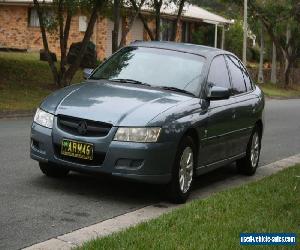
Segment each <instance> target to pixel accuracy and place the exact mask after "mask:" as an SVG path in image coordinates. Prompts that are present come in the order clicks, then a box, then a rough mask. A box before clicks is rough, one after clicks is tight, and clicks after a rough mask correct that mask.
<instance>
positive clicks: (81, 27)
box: [79, 16, 87, 32]
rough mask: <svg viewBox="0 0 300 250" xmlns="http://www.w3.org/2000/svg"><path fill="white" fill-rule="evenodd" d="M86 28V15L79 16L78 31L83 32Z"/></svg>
mask: <svg viewBox="0 0 300 250" xmlns="http://www.w3.org/2000/svg"><path fill="white" fill-rule="evenodd" d="M86 29H87V17H86V16H79V31H80V32H85V31H86Z"/></svg>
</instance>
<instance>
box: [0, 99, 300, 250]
mask: <svg viewBox="0 0 300 250" xmlns="http://www.w3.org/2000/svg"><path fill="white" fill-rule="evenodd" d="M30 123H31V119H28V118H26V119H25V118H23V119H17V120H0V249H18V248H21V247H25V246H29V245H32V244H34V243H37V242H40V241H44V240H47V239H49V238H52V237H54V236H57V235H60V234H63V233H66V232H70V231H73V230H75V229H78V228H81V227H84V226H87V225H91V224H94V223H96V222H100V221H102V220H105V219H108V218H111V217H114V216H117V215H120V214H123V213H125V212H128V211H132V210H136V209H138V208H140V207H143V206H146V205H149V204H151V203H154V202H158V201H160V200H162V199H163V197H161V196H160V190H159V189H158V188H157V187H155V186H151V185H142V184H136V183H128V182H126V181H122V180H116V179H113V178H110V177H108V176H93V177H91V176H86V175H79V174H71V175H70V176H69V177H68V178H66V179H63V180H62V179H60V180H55V179H48V178H47V177H45V176H43V175H42V174H41V173H40V171H39V169H38V165H37V163H36V162H34V161H32V160H30V158H29V156H28V149H29V128H30ZM299 152H300V100H282V101H279V100H271V101H268V102H267V107H266V131H265V135H264V139H263V149H262V156H261V163H260V164H261V165H264V164H266V163H270V162H273V161H276V160H279V159H281V158H285V157H288V156H290V155H294V154H297V153H299ZM232 175H235V171H234V170H233V168H232V166H229V167H226V168H223V169H220V170H217V171H215V172H213V173H210V174H207V175H206V176H203V177H199V178H198V179H197V182H196V185H195V188H196V189H201V187H203V186H208V185H210V184H211V183H212V182H221V181H223V180H226V178H228V177H231V176H232Z"/></svg>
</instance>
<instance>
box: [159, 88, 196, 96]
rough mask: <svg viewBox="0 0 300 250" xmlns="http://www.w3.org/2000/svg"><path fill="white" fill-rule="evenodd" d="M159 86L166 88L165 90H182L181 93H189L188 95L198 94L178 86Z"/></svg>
mask: <svg viewBox="0 0 300 250" xmlns="http://www.w3.org/2000/svg"><path fill="white" fill-rule="evenodd" d="M159 88H161V89H165V90H171V91H176V92H180V93H184V94H188V95H192V96H196V95H195V94H193V93H192V92H189V91H187V90H185V89H179V88H176V87H168V86H162V87H159Z"/></svg>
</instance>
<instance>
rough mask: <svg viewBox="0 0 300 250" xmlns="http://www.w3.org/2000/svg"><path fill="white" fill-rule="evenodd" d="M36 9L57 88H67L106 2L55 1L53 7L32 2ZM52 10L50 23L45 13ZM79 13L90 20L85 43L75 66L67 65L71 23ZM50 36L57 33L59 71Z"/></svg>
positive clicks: (85, 0)
mask: <svg viewBox="0 0 300 250" xmlns="http://www.w3.org/2000/svg"><path fill="white" fill-rule="evenodd" d="M33 3H34V7H35V8H36V10H37V13H38V17H39V23H40V30H41V34H42V40H43V46H44V50H45V53H46V56H47V61H48V64H49V66H50V69H51V72H52V75H53V79H54V82H55V83H56V84H57V85H58V86H65V85H68V84H70V83H71V81H72V79H73V77H74V75H75V73H76V71H77V70H78V68H79V66H80V63H81V61H82V58H83V56H84V54H85V52H86V49H87V46H88V43H89V41H90V39H91V36H92V34H93V29H94V26H95V23H96V21H97V18H98V13H99V12H100V11H101V10H102V9H103V8H104V7H105V6H106V4H107V1H106V0H89V1H87V0H54V1H53V2H52V3H51V5H45V2H44V1H43V2H42V1H39V0H33ZM49 9H50V10H51V11H52V13H53V16H52V17H51V18H50V19H49V20H48V19H47V18H46V11H47V10H49ZM79 10H85V11H87V12H89V14H90V17H89V21H88V25H87V29H86V31H85V34H84V37H83V39H82V44H81V48H80V52H79V53H78V55H77V57H76V59H75V60H74V62H73V63H72V64H70V65H67V44H68V39H69V33H70V27H71V21H72V19H73V17H74V15H75V14H76V13H77V12H78V11H79ZM48 32H54V33H58V36H59V42H60V57H61V60H60V65H59V67H58V68H57V67H56V65H55V63H54V61H53V59H52V57H51V56H50V48H49V43H48Z"/></svg>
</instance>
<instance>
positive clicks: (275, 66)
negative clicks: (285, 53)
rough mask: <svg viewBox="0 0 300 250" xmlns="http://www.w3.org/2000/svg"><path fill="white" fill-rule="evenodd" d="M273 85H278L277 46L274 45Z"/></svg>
mask: <svg viewBox="0 0 300 250" xmlns="http://www.w3.org/2000/svg"><path fill="white" fill-rule="evenodd" d="M271 83H274V84H276V83H277V53H276V46H275V44H274V43H273V49H272V68H271Z"/></svg>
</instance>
